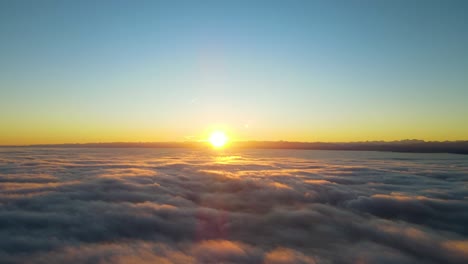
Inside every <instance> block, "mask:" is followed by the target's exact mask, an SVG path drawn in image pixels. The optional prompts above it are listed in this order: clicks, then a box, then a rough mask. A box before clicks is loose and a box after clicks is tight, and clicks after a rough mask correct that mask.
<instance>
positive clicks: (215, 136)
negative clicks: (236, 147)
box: [209, 131, 228, 148]
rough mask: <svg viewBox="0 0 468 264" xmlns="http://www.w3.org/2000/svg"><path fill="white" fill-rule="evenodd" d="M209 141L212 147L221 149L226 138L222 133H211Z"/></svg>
mask: <svg viewBox="0 0 468 264" xmlns="http://www.w3.org/2000/svg"><path fill="white" fill-rule="evenodd" d="M209 141H210V143H211V145H213V147H215V148H222V147H223V146H224V145H226V143H227V141H228V138H227V136H226V134H224V132H222V131H215V132H213V133H211V135H210V139H209Z"/></svg>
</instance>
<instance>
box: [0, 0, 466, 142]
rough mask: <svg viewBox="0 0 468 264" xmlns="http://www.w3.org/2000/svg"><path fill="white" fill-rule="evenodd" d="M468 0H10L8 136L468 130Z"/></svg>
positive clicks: (386, 135)
mask: <svg viewBox="0 0 468 264" xmlns="http://www.w3.org/2000/svg"><path fill="white" fill-rule="evenodd" d="M467 14H468V1H442V0H441V1H411V0H410V1H378V0H377V1H366V0H362V1H141V0H139V1H13V0H4V1H1V2H0V40H1V41H0V144H32V143H64V142H109V141H181V140H198V139H204V138H206V136H207V133H209V132H210V131H211V130H213V129H224V130H226V131H227V132H228V133H229V134H230V137H231V138H232V139H234V140H291V141H357V140H397V139H406V138H418V139H424V140H457V139H465V140H466V139H468V48H467V47H468V16H467Z"/></svg>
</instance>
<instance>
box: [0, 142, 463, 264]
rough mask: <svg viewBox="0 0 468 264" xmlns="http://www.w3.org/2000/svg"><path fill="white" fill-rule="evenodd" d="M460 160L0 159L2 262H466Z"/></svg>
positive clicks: (122, 155)
mask: <svg viewBox="0 0 468 264" xmlns="http://www.w3.org/2000/svg"><path fill="white" fill-rule="evenodd" d="M467 187H468V157H467V156H461V155H449V154H397V153H378V152H340V151H335V152H333V151H301V150H245V151H240V152H228V151H226V152H211V151H194V150H184V149H37V148H31V149H28V148H10V149H7V148H3V149H0V260H1V262H2V263H52V264H53V263H66V262H69V263H102V264H104V263H272V264H273V263H275V264H276V263H278V264H279V263H281V264H283V263H468V228H467V224H466V223H468V198H467V197H468V188H467Z"/></svg>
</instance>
